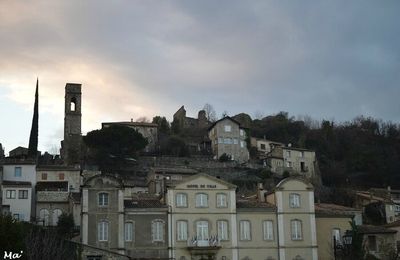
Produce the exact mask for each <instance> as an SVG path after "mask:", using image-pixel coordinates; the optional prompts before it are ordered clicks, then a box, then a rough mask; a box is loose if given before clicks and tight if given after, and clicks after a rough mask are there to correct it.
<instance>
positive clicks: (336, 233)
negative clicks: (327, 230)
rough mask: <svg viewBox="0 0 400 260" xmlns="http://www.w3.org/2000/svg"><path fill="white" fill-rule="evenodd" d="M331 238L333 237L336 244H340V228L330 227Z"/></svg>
mask: <svg viewBox="0 0 400 260" xmlns="http://www.w3.org/2000/svg"><path fill="white" fill-rule="evenodd" d="M332 238H333V239H335V241H336V244H341V243H342V241H341V236H340V229H339V228H334V229H332Z"/></svg>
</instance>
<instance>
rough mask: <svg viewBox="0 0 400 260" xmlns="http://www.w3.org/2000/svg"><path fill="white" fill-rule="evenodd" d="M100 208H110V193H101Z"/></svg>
mask: <svg viewBox="0 0 400 260" xmlns="http://www.w3.org/2000/svg"><path fill="white" fill-rule="evenodd" d="M99 206H108V193H105V192H102V193H99Z"/></svg>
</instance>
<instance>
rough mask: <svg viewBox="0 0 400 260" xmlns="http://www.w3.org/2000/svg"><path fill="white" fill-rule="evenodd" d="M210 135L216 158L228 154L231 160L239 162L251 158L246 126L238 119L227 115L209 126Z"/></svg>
mask: <svg viewBox="0 0 400 260" xmlns="http://www.w3.org/2000/svg"><path fill="white" fill-rule="evenodd" d="M208 137H209V139H210V140H211V150H212V152H213V154H214V158H215V159H219V158H220V157H221V156H222V155H223V154H226V155H228V156H230V158H231V160H234V161H237V162H239V163H245V162H247V161H248V160H249V150H248V149H247V142H246V138H247V134H246V128H243V127H241V126H240V124H239V122H237V121H236V120H234V119H232V118H230V117H228V116H226V117H224V118H222V119H220V120H218V121H216V122H214V123H213V124H212V125H211V126H210V127H209V128H208Z"/></svg>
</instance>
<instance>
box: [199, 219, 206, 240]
mask: <svg viewBox="0 0 400 260" xmlns="http://www.w3.org/2000/svg"><path fill="white" fill-rule="evenodd" d="M196 235H197V240H199V241H205V240H208V221H204V220H203V221H197V222H196Z"/></svg>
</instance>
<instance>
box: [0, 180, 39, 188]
mask: <svg viewBox="0 0 400 260" xmlns="http://www.w3.org/2000/svg"><path fill="white" fill-rule="evenodd" d="M2 185H3V186H28V187H32V183H31V182H29V181H3V182H2Z"/></svg>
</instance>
